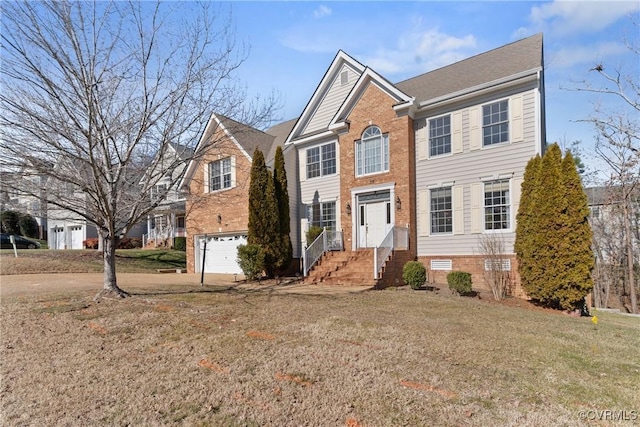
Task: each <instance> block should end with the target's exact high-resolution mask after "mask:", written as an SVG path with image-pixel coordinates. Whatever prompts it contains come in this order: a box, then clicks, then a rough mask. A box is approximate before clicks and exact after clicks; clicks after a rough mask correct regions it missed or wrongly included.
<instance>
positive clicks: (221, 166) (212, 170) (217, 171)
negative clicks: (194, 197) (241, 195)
mask: <svg viewBox="0 0 640 427" xmlns="http://www.w3.org/2000/svg"><path fill="white" fill-rule="evenodd" d="M231 176H232V174H231V157H227V158H226V159H221V160H216V161H215V162H211V163H209V191H210V192H213V191H220V190H224V189H227V188H231V186H232V179H231Z"/></svg>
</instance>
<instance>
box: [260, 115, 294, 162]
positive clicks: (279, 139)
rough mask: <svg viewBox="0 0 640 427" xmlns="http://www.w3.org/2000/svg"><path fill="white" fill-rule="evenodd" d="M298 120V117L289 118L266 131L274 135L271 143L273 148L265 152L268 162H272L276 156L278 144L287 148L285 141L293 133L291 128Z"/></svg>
mask: <svg viewBox="0 0 640 427" xmlns="http://www.w3.org/2000/svg"><path fill="white" fill-rule="evenodd" d="M297 121H298V118H297V117H296V118H295V119H291V120H287V121H286V122H282V123H278V124H276V125H274V126H271V127H270V128H269V129H267V130H266V131H265V132H266V133H268V134H269V135H272V136H273V137H274V139H273V143H272V144H271V149H270V150H269V152H268V153H264V156H265V162H266V163H270V162H271V161H272V160H273V159H274V158H275V156H276V148H277V147H278V146H282V147H283V149H286V147H284V143H285V142H286V141H287V137H288V136H289V134H290V133H291V130H292V129H293V126H295V124H296V122H297Z"/></svg>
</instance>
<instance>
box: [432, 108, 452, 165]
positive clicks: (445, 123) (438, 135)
mask: <svg viewBox="0 0 640 427" xmlns="http://www.w3.org/2000/svg"><path fill="white" fill-rule="evenodd" d="M448 153H451V116H442V117H438V118H437V119H431V120H429V156H431V157H433V156H439V155H441V154H448Z"/></svg>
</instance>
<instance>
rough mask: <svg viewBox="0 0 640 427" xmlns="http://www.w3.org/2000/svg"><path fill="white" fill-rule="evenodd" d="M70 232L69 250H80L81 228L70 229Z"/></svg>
mask: <svg viewBox="0 0 640 427" xmlns="http://www.w3.org/2000/svg"><path fill="white" fill-rule="evenodd" d="M70 230H71V248H70V249H82V235H83V233H82V226H81V225H78V226H73V227H70Z"/></svg>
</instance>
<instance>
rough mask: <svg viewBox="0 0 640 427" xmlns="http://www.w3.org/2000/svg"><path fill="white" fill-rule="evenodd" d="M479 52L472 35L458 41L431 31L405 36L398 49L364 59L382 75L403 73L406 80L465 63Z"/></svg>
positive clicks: (399, 41)
mask: <svg viewBox="0 0 640 427" xmlns="http://www.w3.org/2000/svg"><path fill="white" fill-rule="evenodd" d="M476 48H477V41H476V38H475V37H474V36H473V35H466V36H463V37H456V36H451V35H448V34H445V33H441V32H440V31H439V30H438V29H432V30H428V31H414V32H412V33H407V34H404V35H402V36H401V37H400V38H399V39H398V41H397V45H396V47H395V48H383V49H379V50H378V51H377V52H375V53H373V54H366V55H363V56H362V58H361V59H362V62H363V63H364V64H366V65H369V66H370V67H371V68H373V69H374V70H376V71H377V72H379V73H381V74H384V75H387V74H395V73H399V72H402V74H403V75H404V76H405V77H406V76H413V75H416V74H419V73H423V72H426V71H430V70H433V69H436V68H439V67H442V66H445V65H449V64H451V63H454V62H456V61H459V60H462V59H465V58H467V57H469V56H471V55H473V54H474V53H475V50H476Z"/></svg>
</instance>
